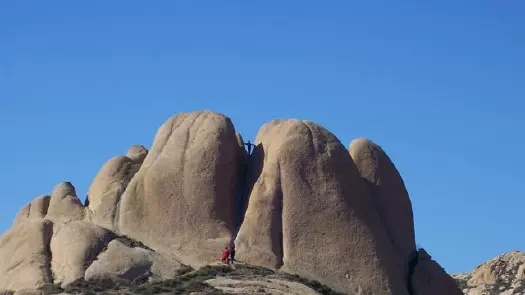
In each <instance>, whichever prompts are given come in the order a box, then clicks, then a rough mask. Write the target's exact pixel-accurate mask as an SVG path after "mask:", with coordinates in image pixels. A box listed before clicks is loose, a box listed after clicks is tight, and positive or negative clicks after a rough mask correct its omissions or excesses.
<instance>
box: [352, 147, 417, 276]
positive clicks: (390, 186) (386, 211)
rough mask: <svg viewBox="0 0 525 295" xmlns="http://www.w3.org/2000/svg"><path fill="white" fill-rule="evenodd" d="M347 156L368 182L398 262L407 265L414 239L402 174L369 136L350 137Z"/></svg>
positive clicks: (412, 220) (410, 208)
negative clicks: (365, 137)
mask: <svg viewBox="0 0 525 295" xmlns="http://www.w3.org/2000/svg"><path fill="white" fill-rule="evenodd" d="M350 155H351V156H352V159H353V160H354V163H355V164H356V166H357V168H358V169H359V173H360V174H361V177H363V178H364V179H365V181H366V182H367V183H368V187H369V189H370V193H371V196H372V200H373V202H374V205H375V206H376V209H377V212H378V213H379V217H380V219H381V221H382V223H383V226H384V227H385V228H386V232H387V235H388V239H389V240H390V242H391V243H392V245H393V246H394V248H395V249H396V251H397V254H396V257H397V258H399V262H398V263H399V264H400V265H404V266H407V265H408V260H409V257H410V253H412V252H414V251H415V250H416V241H415V233H414V217H413V213H412V203H411V201H410V198H409V196H408V192H407V190H406V188H405V184H404V182H403V179H402V178H401V175H400V174H399V172H398V171H397V169H396V167H395V166H394V164H393V163H392V161H391V160H390V158H389V157H388V156H387V154H386V153H385V152H384V151H383V149H381V147H379V146H378V145H376V144H375V143H373V142H372V141H370V140H368V139H364V138H359V139H356V140H353V141H352V142H351V144H350ZM407 271H408V269H406V270H405V272H407Z"/></svg>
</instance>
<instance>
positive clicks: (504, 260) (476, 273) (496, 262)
mask: <svg viewBox="0 0 525 295" xmlns="http://www.w3.org/2000/svg"><path fill="white" fill-rule="evenodd" d="M453 278H454V279H456V280H457V281H458V284H459V286H460V288H461V289H462V290H463V292H464V293H465V294H466V295H494V294H499V295H513V294H520V295H521V294H525V253H524V252H521V251H514V252H511V253H504V254H502V255H499V256H496V257H494V258H492V259H490V260H488V261H486V262H484V263H482V264H480V265H479V266H477V267H476V268H475V269H474V270H473V271H472V272H470V273H460V274H455V275H453Z"/></svg>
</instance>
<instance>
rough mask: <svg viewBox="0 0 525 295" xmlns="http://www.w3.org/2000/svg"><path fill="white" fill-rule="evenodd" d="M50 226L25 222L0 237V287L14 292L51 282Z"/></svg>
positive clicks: (41, 221) (51, 226) (33, 221)
mask: <svg viewBox="0 0 525 295" xmlns="http://www.w3.org/2000/svg"><path fill="white" fill-rule="evenodd" d="M52 234H53V224H52V222H51V221H47V220H43V219H40V220H25V221H24V222H21V223H19V224H16V225H14V226H13V227H12V228H11V229H9V230H8V231H7V232H5V233H4V234H3V235H2V236H1V237H0V288H3V289H6V290H13V291H17V290H20V289H31V288H38V287H41V286H43V285H44V284H47V283H51V281H52V275H51V271H50V251H49V241H50V239H51V236H52Z"/></svg>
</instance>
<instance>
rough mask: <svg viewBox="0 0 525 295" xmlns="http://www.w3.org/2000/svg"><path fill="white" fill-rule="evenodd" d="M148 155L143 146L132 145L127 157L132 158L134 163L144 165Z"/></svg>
mask: <svg viewBox="0 0 525 295" xmlns="http://www.w3.org/2000/svg"><path fill="white" fill-rule="evenodd" d="M147 155H148V150H147V149H146V148H145V147H144V146H142V145H132V146H131V147H130V148H129V150H128V153H127V154H126V157H128V158H130V159H131V160H132V161H133V162H136V163H142V162H144V159H145V158H146V156H147Z"/></svg>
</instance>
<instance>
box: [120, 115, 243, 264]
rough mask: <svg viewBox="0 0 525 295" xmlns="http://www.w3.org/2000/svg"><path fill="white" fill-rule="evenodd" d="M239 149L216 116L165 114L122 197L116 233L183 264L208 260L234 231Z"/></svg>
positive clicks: (225, 121) (229, 125) (229, 127)
mask: <svg viewBox="0 0 525 295" xmlns="http://www.w3.org/2000/svg"><path fill="white" fill-rule="evenodd" d="M240 152H241V149H240V147H239V144H238V141H237V136H236V133H235V129H234V127H233V124H232V122H231V121H230V119H229V118H227V117H225V116H223V115H220V114H217V113H212V112H194V113H183V114H179V115H176V116H174V117H172V118H170V119H169V120H168V121H167V122H166V123H165V124H164V125H163V126H162V127H161V128H160V129H159V131H158V133H157V135H156V137H155V140H154V142H153V145H152V147H151V150H150V152H149V154H148V156H147V157H146V159H145V160H144V163H143V164H142V167H141V168H140V170H139V171H138V172H137V174H136V175H135V177H134V178H133V179H132V180H131V182H130V184H129V185H128V187H127V189H126V191H125V193H124V195H123V196H122V201H121V204H120V218H119V230H120V231H121V232H122V233H124V234H125V235H127V236H129V237H131V238H133V239H135V240H138V241H141V242H143V243H146V244H147V245H148V246H150V247H151V248H153V249H155V250H158V251H160V252H163V253H168V254H171V255H173V256H175V257H177V258H178V259H179V260H180V261H181V262H182V263H184V264H189V265H192V266H195V267H198V266H202V265H205V264H208V263H210V262H213V261H216V260H217V257H218V255H219V254H220V250H219V249H223V248H224V247H225V246H227V245H228V244H229V243H230V241H231V240H232V239H233V234H234V233H235V228H234V219H235V218H234V215H235V204H236V198H237V196H236V195H237V193H236V191H237V190H236V186H237V169H238V166H239V165H238V160H239V153H240Z"/></svg>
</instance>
